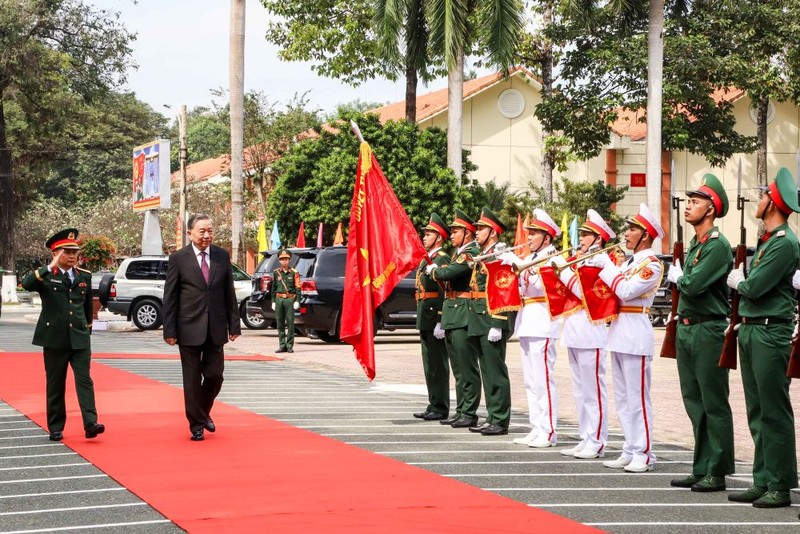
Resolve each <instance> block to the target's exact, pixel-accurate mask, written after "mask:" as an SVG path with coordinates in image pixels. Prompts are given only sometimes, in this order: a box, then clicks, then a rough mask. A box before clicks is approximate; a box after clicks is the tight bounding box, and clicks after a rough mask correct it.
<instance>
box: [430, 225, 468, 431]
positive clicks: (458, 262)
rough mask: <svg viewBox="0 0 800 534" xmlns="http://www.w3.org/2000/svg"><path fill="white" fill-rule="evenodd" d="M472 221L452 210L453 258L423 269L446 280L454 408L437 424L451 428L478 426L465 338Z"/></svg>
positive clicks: (444, 311)
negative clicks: (453, 411) (447, 261)
mask: <svg viewBox="0 0 800 534" xmlns="http://www.w3.org/2000/svg"><path fill="white" fill-rule="evenodd" d="M476 229H477V228H476V227H475V223H474V222H472V219H470V218H469V217H468V216H467V215H466V214H465V213H464V212H463V211H461V210H458V209H457V210H455V217H454V219H453V222H452V223H450V243H452V245H453V247H455V249H456V250H455V252H454V253H453V261H451V262H450V264H449V265H444V266H442V267H439V266H438V265H437V264H436V263H433V264H431V265H428V266H427V267H426V268H425V272H426V274H428V275H430V276H431V277H432V278H433V279H434V280H435V281H437V282H446V283H447V285H448V290H447V291H446V293H445V300H444V303H443V304H442V328H443V329H444V331H445V340H446V342H447V354H448V355H449V357H450V367H451V368H452V369H453V377H454V378H455V381H456V411H455V413H454V414H453V415H452V417H448V418H447V419H442V420H441V421H439V423H441V424H443V425H450V426H452V427H453V428H468V427H474V426H477V425H478V405H479V404H480V402H481V374H480V370H479V368H478V353H477V351H476V350H475V347H474V346H473V345H472V344H471V343H470V341H469V334H468V330H467V327H468V326H469V311H468V309H467V303H468V302H469V301H470V299H471V297H472V294H471V292H470V279H471V278H472V263H473V262H472V258H473V257H474V256H477V255H478V253H479V249H478V244H477V243H476V242H475V230H476Z"/></svg>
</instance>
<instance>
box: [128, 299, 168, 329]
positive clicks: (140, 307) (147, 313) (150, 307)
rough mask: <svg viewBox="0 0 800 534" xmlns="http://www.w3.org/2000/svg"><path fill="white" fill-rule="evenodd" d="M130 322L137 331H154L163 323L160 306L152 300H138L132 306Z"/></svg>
mask: <svg viewBox="0 0 800 534" xmlns="http://www.w3.org/2000/svg"><path fill="white" fill-rule="evenodd" d="M131 320H133V324H134V325H136V328H138V329H139V330H155V329H156V328H158V327H159V326H161V323H162V322H163V320H164V319H163V317H162V316H161V304H159V303H158V302H156V301H154V300H140V301H139V302H137V303H136V304H134V305H133V309H132V310H131Z"/></svg>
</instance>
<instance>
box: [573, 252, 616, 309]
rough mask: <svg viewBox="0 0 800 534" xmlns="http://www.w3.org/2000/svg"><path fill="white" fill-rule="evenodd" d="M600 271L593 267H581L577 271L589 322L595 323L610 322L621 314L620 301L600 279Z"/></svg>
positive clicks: (598, 268)
mask: <svg viewBox="0 0 800 534" xmlns="http://www.w3.org/2000/svg"><path fill="white" fill-rule="evenodd" d="M600 271H602V269H601V268H600V267H593V266H591V265H581V266H580V267H578V270H577V275H578V283H579V284H580V285H581V293H582V294H583V304H584V307H585V308H586V313H587V315H588V316H589V320H590V321H593V322H600V321H608V320H610V319H612V318H614V317H616V316H617V314H618V313H619V300H618V299H617V296H616V295H615V294H614V292H613V291H611V289H610V288H609V287H608V285H606V283H605V282H603V280H601V279H600Z"/></svg>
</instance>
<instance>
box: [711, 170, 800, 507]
mask: <svg viewBox="0 0 800 534" xmlns="http://www.w3.org/2000/svg"><path fill="white" fill-rule="evenodd" d="M792 212H800V205H798V202H797V187H795V182H794V180H793V179H792V174H791V173H790V172H789V171H788V170H787V169H785V168H781V169H780V170H779V171H778V175H777V176H776V177H775V180H774V181H773V182H772V183H771V184H770V185H769V187H768V188H765V189H764V190H763V191H762V192H761V198H760V199H759V201H758V207H757V208H756V217H757V218H758V219H761V220H762V221H764V227H765V228H766V233H765V234H764V235H763V236H761V238H760V239H759V240H758V244H757V245H756V252H755V256H753V260H752V261H751V262H750V272H749V273H748V275H747V278H746V279H745V276H744V272H743V270H742V268H741V267H740V268H738V269H734V270H732V271H731V272H730V274H729V275H728V280H727V282H728V286H729V287H731V288H732V289H735V290H737V291H738V292H739V295H740V297H741V300H740V301H739V315H740V316H741V317H742V322H741V324H740V328H739V332H738V333H739V357H740V362H741V371H742V385H743V386H744V398H745V403H746V405H747V423H748V425H749V426H750V434H751V435H752V436H753V442H754V444H755V453H754V458H753V486H751V487H750V488H748V489H747V490H746V491H743V492H740V493H732V494H730V495H728V500H730V501H734V502H748V503H753V506H755V507H756V508H779V507H782V506H790V505H791V497H790V494H789V490H791V489H792V488H795V487H797V451H796V447H795V429H794V414H793V412H792V403H791V400H790V398H789V383H790V382H791V379H789V378H787V377H786V368H787V366H788V364H789V354H790V353H791V342H792V330H793V323H794V306H795V299H794V289H793V288H792V276H793V275H794V272H795V269H797V263H798V261H800V247H799V246H798V242H797V236H796V235H795V234H794V232H792V230H791V229H790V228H789V225H788V224H787V220H788V219H789V215H791V213H792Z"/></svg>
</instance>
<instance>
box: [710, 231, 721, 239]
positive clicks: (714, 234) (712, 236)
mask: <svg viewBox="0 0 800 534" xmlns="http://www.w3.org/2000/svg"><path fill="white" fill-rule="evenodd" d="M718 237H719V232H712V233H711V235H710V236H708V238H709V239H717V238H718Z"/></svg>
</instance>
